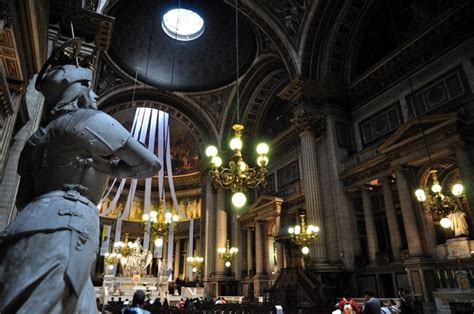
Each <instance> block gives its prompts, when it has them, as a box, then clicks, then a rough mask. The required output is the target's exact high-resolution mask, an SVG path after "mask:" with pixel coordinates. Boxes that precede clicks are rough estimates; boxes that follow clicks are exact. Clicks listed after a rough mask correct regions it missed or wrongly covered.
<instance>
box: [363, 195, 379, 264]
mask: <svg viewBox="0 0 474 314" xmlns="http://www.w3.org/2000/svg"><path fill="white" fill-rule="evenodd" d="M361 193H362V205H363V207H364V220H365V230H366V232H367V244H368V247H369V264H375V263H376V254H377V251H378V242H377V232H376V230H375V222H374V213H373V210H372V202H371V201H370V195H369V191H367V189H366V188H362V189H361Z"/></svg>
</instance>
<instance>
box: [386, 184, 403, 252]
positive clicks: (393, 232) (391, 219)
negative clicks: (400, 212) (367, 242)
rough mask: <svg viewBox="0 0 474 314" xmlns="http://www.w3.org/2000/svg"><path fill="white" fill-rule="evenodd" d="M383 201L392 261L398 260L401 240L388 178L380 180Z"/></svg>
mask: <svg viewBox="0 0 474 314" xmlns="http://www.w3.org/2000/svg"><path fill="white" fill-rule="evenodd" d="M382 191H383V200H384V204H385V213H386V215H387V223H388V231H389V233H390V244H391V246H392V254H393V259H394V260H396V261H398V260H400V249H401V248H402V240H401V237H400V228H399V227H398V220H397V212H396V211H395V205H394V203H393V194H392V187H391V183H390V178H388V177H385V178H383V179H382Z"/></svg>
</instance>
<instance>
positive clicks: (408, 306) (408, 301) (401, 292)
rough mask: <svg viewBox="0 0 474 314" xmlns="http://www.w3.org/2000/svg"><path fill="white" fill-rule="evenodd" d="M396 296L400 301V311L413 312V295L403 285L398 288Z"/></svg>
mask: <svg viewBox="0 0 474 314" xmlns="http://www.w3.org/2000/svg"><path fill="white" fill-rule="evenodd" d="M398 296H399V297H400V300H401V302H402V304H401V306H400V310H401V312H402V313H413V297H412V296H411V294H410V293H409V292H407V291H406V290H405V289H404V288H403V287H400V288H398Z"/></svg>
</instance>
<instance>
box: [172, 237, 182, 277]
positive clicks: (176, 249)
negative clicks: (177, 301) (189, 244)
mask: <svg viewBox="0 0 474 314" xmlns="http://www.w3.org/2000/svg"><path fill="white" fill-rule="evenodd" d="M180 251H181V241H180V240H179V239H176V241H175V246H174V267H173V271H174V278H175V279H177V278H178V277H179V275H180V269H179V259H180V258H181V254H180Z"/></svg>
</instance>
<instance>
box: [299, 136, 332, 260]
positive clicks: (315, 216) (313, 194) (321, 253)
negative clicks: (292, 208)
mask: <svg viewBox="0 0 474 314" xmlns="http://www.w3.org/2000/svg"><path fill="white" fill-rule="evenodd" d="M300 139H301V154H302V156H301V158H302V166H303V182H304V188H305V206H306V217H307V223H308V224H313V225H316V226H319V228H320V230H321V231H320V234H319V238H318V239H317V240H316V241H313V245H312V250H311V256H312V257H314V258H315V259H316V261H320V262H322V261H327V250H326V245H325V235H324V221H323V214H322V210H321V199H320V198H321V196H320V192H319V179H318V168H317V161H316V142H315V138H314V134H313V132H311V131H304V132H302V133H300Z"/></svg>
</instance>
